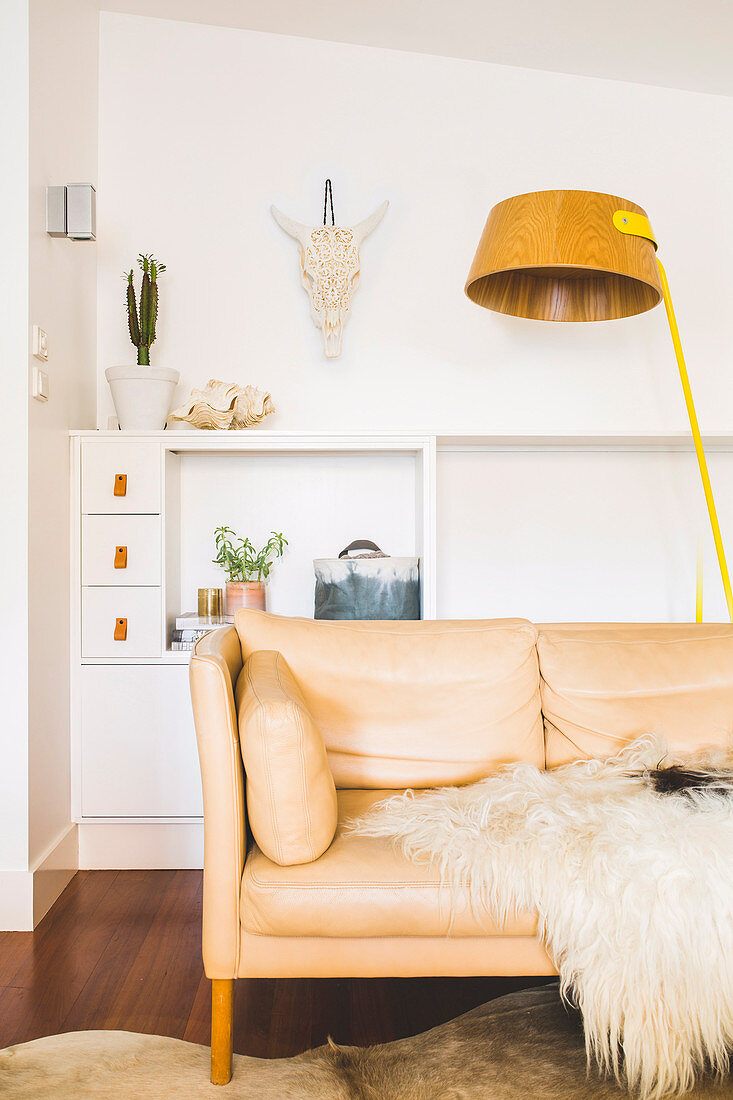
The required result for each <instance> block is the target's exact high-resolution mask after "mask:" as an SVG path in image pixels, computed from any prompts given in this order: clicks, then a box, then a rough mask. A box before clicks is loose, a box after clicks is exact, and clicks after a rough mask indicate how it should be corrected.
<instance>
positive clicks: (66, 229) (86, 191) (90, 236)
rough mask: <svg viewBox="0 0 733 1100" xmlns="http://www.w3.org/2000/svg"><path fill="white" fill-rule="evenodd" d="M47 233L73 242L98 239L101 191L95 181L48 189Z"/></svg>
mask: <svg viewBox="0 0 733 1100" xmlns="http://www.w3.org/2000/svg"><path fill="white" fill-rule="evenodd" d="M46 232H47V233H48V235H49V237H69V238H70V239H71V240H73V241H95V240H96V239H97V192H96V191H95V189H94V187H93V186H92V184H91V183H67V184H66V185H65V186H63V185H62V186H56V187H47V188H46Z"/></svg>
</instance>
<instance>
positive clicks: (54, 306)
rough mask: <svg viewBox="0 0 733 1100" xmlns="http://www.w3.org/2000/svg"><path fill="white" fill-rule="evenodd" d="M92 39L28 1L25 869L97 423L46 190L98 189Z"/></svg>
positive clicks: (62, 711) (76, 271) (51, 792)
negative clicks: (77, 497) (72, 470)
mask: <svg viewBox="0 0 733 1100" xmlns="http://www.w3.org/2000/svg"><path fill="white" fill-rule="evenodd" d="M98 42H99V17H98V14H97V10H96V3H95V0H66V2H65V3H64V4H59V3H58V2H57V0H31V5H30V89H31V94H30V222H29V241H30V321H31V324H38V325H40V326H41V327H42V328H44V329H45V330H46V332H47V333H48V337H49V349H50V355H49V362H48V366H47V367H46V368H45V369H46V370H47V371H48V375H49V380H50V395H51V396H50V400H49V401H48V403H47V404H40V403H39V402H37V401H33V400H31V401H30V402H29V429H30V434H29V492H30V517H29V518H30V524H29V573H30V582H31V583H30V586H29V605H30V606H29V609H30V626H29V636H30V701H29V702H30V712H29V719H30V720H29V734H30V738H29V749H30V833H29V858H30V863H31V865H33V864H35V863H36V862H38V860H40V859H41V858H42V856H43V855H44V853H45V851H46V850H47V849H48V848H49V847H50V846H52V845H53V843H54V842H55V841H56V840H58V838H59V836H60V835H61V834H62V833H63V831H64V830H65V829H67V828H68V826H69V823H70V819H71V814H70V802H69V438H68V431H69V429H70V428H79V427H92V426H93V425H94V406H95V394H96V385H95V363H96V305H97V249H96V244H94V243H90V242H86V241H85V242H81V241H68V240H62V239H56V238H51V237H49V236H48V235H47V234H46V232H45V188H46V186H47V185H48V184H57V183H69V182H75V181H88V182H91V183H95V184H96V178H97V101H98V94H97V88H98V68H97V64H98V50H99V47H98ZM34 362H36V361H35V360H34V359H32V358H30V359H29V369H30V367H31V366H32V364H33V363H34Z"/></svg>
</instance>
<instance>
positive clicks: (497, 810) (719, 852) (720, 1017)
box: [351, 737, 733, 1098]
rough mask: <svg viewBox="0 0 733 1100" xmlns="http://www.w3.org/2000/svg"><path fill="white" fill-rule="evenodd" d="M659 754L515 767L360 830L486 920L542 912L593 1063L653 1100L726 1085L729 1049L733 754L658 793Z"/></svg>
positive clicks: (378, 817)
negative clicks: (426, 869) (434, 873)
mask: <svg viewBox="0 0 733 1100" xmlns="http://www.w3.org/2000/svg"><path fill="white" fill-rule="evenodd" d="M663 756H664V750H663V748H661V747H660V745H659V744H658V742H656V741H655V740H654V739H653V738H651V737H647V738H641V739H639V740H638V741H636V742H634V743H633V744H632V745H630V746H629V747H628V748H627V749H626V750H625V751H624V752H623V753H621V754H620V755H619V756H618V757H616V758H613V759H609V760H606V761H599V760H591V761H579V762H577V763H574V764H569V765H566V766H565V767H562V768H557V769H555V770H554V771H549V772H545V771H540V770H539V769H537V768H536V767H534V766H532V765H529V764H517V765H513V766H511V767H507V768H505V769H504V770H502V771H501V772H499V773H497V774H496V775H495V776H491V777H490V778H488V779H485V780H482V781H481V782H479V783H475V784H472V785H471V786H467V787H448V788H442V789H439V790H432V791H426V792H412V791H408V792H407V793H406V794H403V795H397V796H395V797H394V798H391V799H388V800H386V801H385V802H383V803H380V804H379V805H378V806H376V807H374V808H373V809H372V810H371V811H370V813H369V814H368V815H366V816H365V817H364V818H363V819H361V820H359V821H357V822H353V823H352V825H351V829H352V830H353V831H354V832H356V833H358V834H359V835H360V836H371V837H391V838H393V839H394V841H395V843H397V844H399V846H400V847H401V849H402V850H403V851H404V852H405V854H406V855H407V856H408V857H409V858H410V859H413V860H418V861H426V860H429V861H431V862H434V864H435V865H436V867H437V868H439V871H440V874H441V876H442V879H443V881H445V882H446V883H448V884H449V885H450V887H451V889H452V892H453V897H454V898H455V899H456V901H457V900H458V899H459V898H460V897H461V895H463V897H465V892H466V891H468V892H469V895H470V898H471V904H472V905H473V907H474V911H475V912H476V913H477V914H478V915H479V916H480V915H481V914H486V913H488V914H490V915H491V916H492V918H494V919H496V920H498V921H499V922H500V923H501V922H503V921H505V920H506V918H507V917H508V916H509V915H510V914H514V913H515V912H523V911H524V912H527V911H536V912H537V913H538V914H539V918H540V934H541V936H542V938H543V940H544V942H545V944H546V946H547V949H548V951H549V953H550V955H551V957H552V958H553V960H554V962H555V964H556V966H557V969H558V973H559V974H560V979H561V989H562V992H563V995H564V996H566V997H568V998H569V999H570V1000H571V1001H572V1003H574V1004H576V1005H577V1006H578V1008H579V1009H580V1010H581V1013H582V1016H583V1022H584V1029H585V1042H586V1047H587V1052H588V1057H589V1060H591V1061H594V1062H595V1063H597V1065H598V1066H599V1068H600V1069H601V1070H602V1071H604V1072H610V1073H611V1074H613V1075H614V1076H615V1078H616V1079H617V1080H618V1081H620V1082H623V1083H624V1084H626V1086H627V1087H628V1088H629V1089H630V1090H631V1091H634V1092H637V1093H638V1094H639V1095H640V1096H642V1097H644V1098H657V1097H661V1096H664V1095H668V1094H671V1093H675V1094H679V1093H682V1092H685V1091H689V1090H690V1089H691V1088H692V1087H693V1085H694V1082H695V1080H696V1079H697V1078H698V1076H699V1074H700V1072H701V1071H702V1070H703V1069H704V1068H706V1067H710V1068H712V1069H713V1070H714V1071H717V1072H718V1073H721V1074H722V1073H725V1072H726V1071H727V1070H728V1063H729V1052H730V1050H731V1047H732V1046H733V797H731V793H732V791H731V774H730V770H729V769H731V768H733V755H731V754H722V753H720V752H718V753H716V754H714V755H713V754H707V755H704V756H703V755H700V756H698V757H696V758H695V759H694V760H691V761H686V762H685V764H686V765H687V764H688V763H689V764H690V765H691V766H694V767H695V768H696V769H699V773H702V775H703V776H705V777H708V778H710V777H711V776H712V778H713V780H714V782H712V783H710V782H705V781H704V780H703V779H701V780H700V781H699V783H698V784H697V785H694V784H693V789H686V790H684V791H677V790H675V789H674V784H671V787H672V789H671V791H670V790H666V789H665V785H664V784H663V783H660V782H659V776H658V775H656V774H655V769H656V766H657V764H658V762H659V761H660V759H661V758H662V757H663ZM729 1088H730V1086H729Z"/></svg>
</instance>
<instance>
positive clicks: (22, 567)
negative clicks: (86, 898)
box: [0, 0, 28, 894]
mask: <svg viewBox="0 0 733 1100" xmlns="http://www.w3.org/2000/svg"><path fill="white" fill-rule="evenodd" d="M0 42H2V44H3V46H2V49H3V64H2V65H0V111H1V112H2V133H3V163H2V171H0V210H2V211H3V217H4V221H5V226H4V232H3V244H2V248H3V262H2V263H0V332H2V341H1V342H0V355H1V356H2V360H1V367H2V382H3V403H4V409H5V417H4V421H5V422H4V424H3V431H2V433H0V470H2V489H0V500H1V501H2V524H0V577H2V578H3V580H2V585H3V601H2V603H3V614H2V617H0V697H1V698H2V715H3V717H2V722H0V754H2V767H0V872H3V871H8V872H11V873H15V872H21V871H23V870H24V869H25V868H26V866H27V859H28V736H27V728H28V659H27V658H28V639H27V622H28V585H27V575H28V564H27V559H28V471H27V467H26V461H25V456H26V454H27V450H28V384H27V374H26V357H27V353H28V3H27V0H6V2H5V3H3V4H0ZM9 881H10V880H5V879H4V880H3V882H4V885H5V889H6V892H7V893H8V894H9V893H10V892H11V888H10V887H9V886H8V882H9Z"/></svg>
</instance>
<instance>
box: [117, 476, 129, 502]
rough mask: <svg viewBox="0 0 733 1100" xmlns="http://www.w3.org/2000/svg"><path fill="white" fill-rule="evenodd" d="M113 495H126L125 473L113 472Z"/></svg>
mask: <svg viewBox="0 0 733 1100" xmlns="http://www.w3.org/2000/svg"><path fill="white" fill-rule="evenodd" d="M115 496H116V497H126V496H127V474H115Z"/></svg>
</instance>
